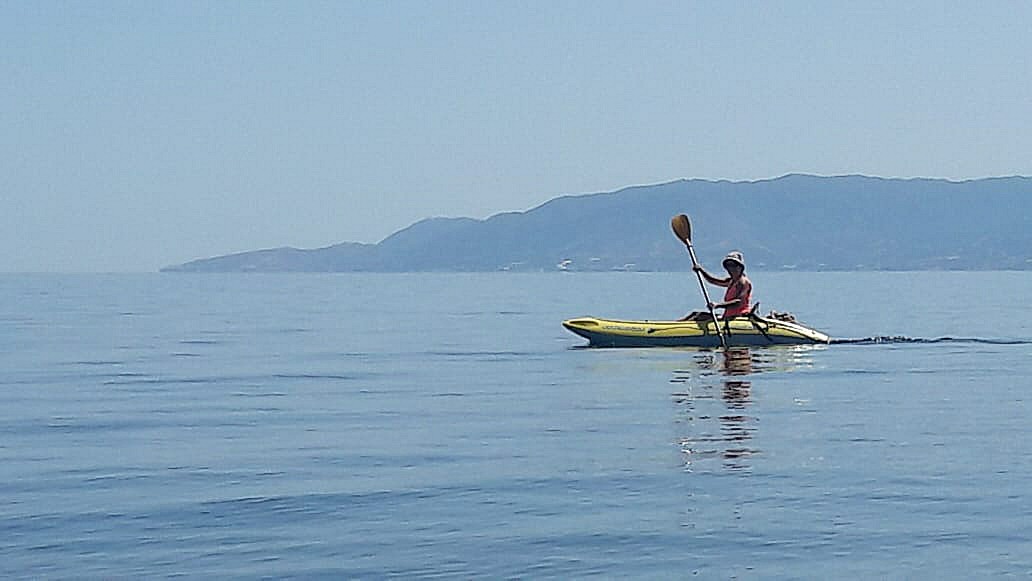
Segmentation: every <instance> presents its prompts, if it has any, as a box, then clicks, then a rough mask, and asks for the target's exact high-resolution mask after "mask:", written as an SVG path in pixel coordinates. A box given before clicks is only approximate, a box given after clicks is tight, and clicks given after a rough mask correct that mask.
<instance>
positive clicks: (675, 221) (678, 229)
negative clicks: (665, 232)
mask: <svg viewBox="0 0 1032 581" xmlns="http://www.w3.org/2000/svg"><path fill="white" fill-rule="evenodd" d="M670 227H671V228H673V229H674V234H675V235H677V239H678V240H681V241H682V242H689V241H691V239H692V222H691V220H689V219H688V216H685V215H684V214H678V215H676V216H674V217H673V218H671V219H670Z"/></svg>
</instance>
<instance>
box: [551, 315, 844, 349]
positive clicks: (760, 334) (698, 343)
mask: <svg viewBox="0 0 1032 581" xmlns="http://www.w3.org/2000/svg"><path fill="white" fill-rule="evenodd" d="M563 326H564V327H566V328H567V329H568V330H570V331H571V332H573V333H576V334H577V335H580V336H581V337H584V338H585V339H587V340H588V344H589V345H590V346H592V347H719V346H720V338H719V336H718V335H717V330H716V326H715V325H714V321H713V319H712V318H709V319H708V320H690V321H621V320H615V319H597V318H595V317H580V318H577V319H568V320H566V321H563ZM720 328H721V331H723V333H724V338H725V340H726V341H727V345H728V346H763V345H806V344H814V343H829V342H830V341H831V338H830V337H828V336H827V335H825V334H824V333H821V332H820V331H816V330H814V329H810V328H809V327H805V326H803V325H801V324H799V323H798V322H795V321H785V320H780V319H775V318H768V317H760V316H757V315H748V316H742V317H734V318H732V319H728V320H720Z"/></svg>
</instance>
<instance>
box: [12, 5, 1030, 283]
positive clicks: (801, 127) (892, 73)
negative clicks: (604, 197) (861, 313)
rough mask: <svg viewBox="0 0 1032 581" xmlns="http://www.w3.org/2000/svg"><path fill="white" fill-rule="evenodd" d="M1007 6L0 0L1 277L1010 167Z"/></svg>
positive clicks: (1016, 91) (1025, 87) (1024, 62)
mask: <svg viewBox="0 0 1032 581" xmlns="http://www.w3.org/2000/svg"><path fill="white" fill-rule="evenodd" d="M1030 26H1032V4H1030V3H1027V2H1004V1H1001V2H992V3H976V2H970V3H942V2H906V3H899V2H807V3H803V2H766V3H761V2H706V3H701V2H597V1H593V2H527V3H521V2H506V3H502V2H357V1H356V2H180V1H177V2H115V1H106V2H80V1H76V2H15V1H5V0H0V39H2V40H0V43H2V47H3V50H0V78H2V79H4V82H3V90H0V243H2V244H3V248H4V250H5V252H4V253H3V255H2V256H0V271H6V272H23V271H153V270H156V269H157V268H159V267H161V266H164V265H167V264H172V263H178V262H183V261H186V260H190V259H193V258H199V257H205V256H212V255H216V254H224V253H230V252H239V251H245V250H253V249H258V248H268V247H277V246H296V247H302V248H310V247H318V246H325V245H329V244H334V243H337V242H342V241H360V242H376V241H379V240H380V239H382V238H383V237H385V236H387V235H389V234H390V233H392V232H394V231H396V230H398V229H400V228H403V227H405V226H407V225H408V224H410V223H412V222H414V221H416V220H419V219H421V218H424V217H429V216H472V217H486V216H488V215H491V214H494V213H497V212H502V211H512V210H525V209H528V208H531V207H533V206H536V205H538V204H540V203H542V202H544V201H546V200H548V199H551V198H553V197H556V196H558V195H563V194H572V193H588V192H595V191H610V190H614V189H618V188H620V187H623V186H627V185H632V184H642V183H655V182H663V181H669V180H673V179H678V178H683V177H687V178H692V177H701V178H727V179H758V178H766V177H773V176H777V175H782V174H785V173H790V172H808V173H817V174H843V173H864V174H870V175H880V176H927V177H945V178H953V179H965V178H974V177H982V176H993V175H1014V174H1021V175H1029V174H1032V57H1030V55H1032V35H1029V34H1028V30H1029V29H1030Z"/></svg>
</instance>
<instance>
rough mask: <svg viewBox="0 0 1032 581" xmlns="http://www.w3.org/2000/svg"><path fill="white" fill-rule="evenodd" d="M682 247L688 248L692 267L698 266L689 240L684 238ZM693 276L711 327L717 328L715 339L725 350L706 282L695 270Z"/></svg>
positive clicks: (725, 346)
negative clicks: (710, 318) (707, 312)
mask: <svg viewBox="0 0 1032 581" xmlns="http://www.w3.org/2000/svg"><path fill="white" fill-rule="evenodd" d="M684 245H685V246H687V247H688V255H689V256H691V257H692V266H693V267H695V266H699V261H698V259H696V258H695V248H693V247H692V240H691V238H685V239H684ZM693 270H694V268H693ZM695 275H696V276H697V277H699V288H701V289H702V298H704V299H706V308H707V309H709V314H710V316H711V317H713V326H714V327H716V328H717V337H719V338H720V347H721V348H722V349H727V341H725V340H724V332H723V331H721V330H720V321H719V320H717V314H716V313H715V312H713V303H712V302H710V300H709V292H708V291H707V290H706V281H705V280H703V278H702V273H701V272H699V271H697V270H696V271H695Z"/></svg>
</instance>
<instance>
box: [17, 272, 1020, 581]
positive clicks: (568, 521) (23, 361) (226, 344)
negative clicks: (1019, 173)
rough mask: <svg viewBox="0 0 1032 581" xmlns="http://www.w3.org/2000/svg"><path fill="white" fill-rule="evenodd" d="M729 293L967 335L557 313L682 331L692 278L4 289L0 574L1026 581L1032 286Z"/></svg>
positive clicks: (263, 281)
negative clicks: (588, 342)
mask: <svg viewBox="0 0 1032 581" xmlns="http://www.w3.org/2000/svg"><path fill="white" fill-rule="evenodd" d="M752 276H753V280H754V283H755V285H756V291H755V295H756V296H757V298H758V299H759V300H761V301H762V302H763V303H764V305H763V307H762V308H761V310H762V311H763V312H766V311H767V310H768V309H770V308H774V309H777V310H790V311H792V312H794V313H795V314H796V316H797V317H799V318H800V319H801V320H803V321H804V322H806V323H808V324H810V325H811V326H814V327H816V328H818V329H821V330H823V331H825V332H827V333H829V334H830V335H832V336H833V337H838V338H862V337H875V336H904V337H908V338H911V339H936V338H940V337H952V338H955V339H959V340H951V341H940V342H880V343H871V344H839V345H830V346H822V347H816V348H815V347H808V348H776V349H753V350H751V351H749V352H745V353H744V354H743V353H740V352H739V353H736V354H735V355H734V356H733V357H732V358H731V359H727V358H725V356H724V355H723V354H721V353H718V352H714V351H700V350H691V349H584V348H581V347H580V346H581V345H582V344H583V340H582V339H580V338H578V337H575V336H573V335H571V334H569V333H567V332H566V331H565V330H563V329H562V327H561V326H560V324H559V323H560V321H561V320H562V319H564V318H569V317H573V316H582V315H596V316H611V317H623V318H653V319H663V318H672V317H677V316H680V315H681V314H683V313H684V312H686V311H688V310H691V309H693V308H698V307H699V306H700V305H701V304H702V300H701V298H699V291H698V287H697V283H696V281H695V279H694V278H692V277H691V275H690V274H687V273H685V274H638V273H612V274H564V273H549V274H505V273H497V274H399V275H386V274H339V275H200V276H198V275H172V274H168V275H160V274H141V275H24V276H22V275H3V276H0V576H3V577H21V578H27V577H33V578H36V577H47V578H61V577H77V578H80V577H105V578H110V577H119V578H127V577H161V576H185V577H189V578H234V577H239V578H253V577H326V578H384V577H404V578H425V577H439V578H460V579H466V578H562V579H568V578H578V577H587V576H598V577H611V578H622V577H637V578H690V577H693V576H698V577H699V578H731V577H738V578H836V577H862V578H880V577H933V576H940V577H947V578H971V577H997V576H1004V575H1014V576H1021V577H1027V576H1029V575H1032V496H1030V494H1029V489H1030V488H1029V487H1030V482H1032V402H1030V398H1032V393H1030V387H1032V345H1030V344H1029V343H1028V341H1029V340H1030V339H1032V312H1030V311H1029V309H1028V308H1027V307H1026V306H1025V305H1024V299H1025V297H1027V296H1029V295H1032V273H763V272H755V273H753V275H752ZM968 339H975V340H974V341H972V340H968ZM986 340H988V342H986ZM998 340H1005V341H1009V342H999V343H997V342H993V341H998Z"/></svg>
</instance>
